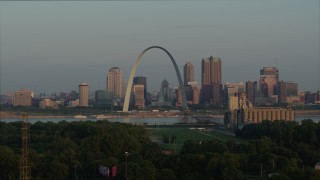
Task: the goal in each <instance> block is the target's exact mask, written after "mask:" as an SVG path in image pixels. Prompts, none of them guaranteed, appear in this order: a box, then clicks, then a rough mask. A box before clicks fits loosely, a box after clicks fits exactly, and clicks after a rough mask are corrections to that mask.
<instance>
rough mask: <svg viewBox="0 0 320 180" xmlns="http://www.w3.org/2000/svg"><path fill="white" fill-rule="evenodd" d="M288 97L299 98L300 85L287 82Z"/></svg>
mask: <svg viewBox="0 0 320 180" xmlns="http://www.w3.org/2000/svg"><path fill="white" fill-rule="evenodd" d="M287 96H298V84H297V83H294V82H291V81H288V82H287Z"/></svg>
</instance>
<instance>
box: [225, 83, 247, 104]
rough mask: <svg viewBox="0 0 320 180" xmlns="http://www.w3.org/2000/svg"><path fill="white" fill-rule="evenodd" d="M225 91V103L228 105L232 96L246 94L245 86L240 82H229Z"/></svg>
mask: <svg viewBox="0 0 320 180" xmlns="http://www.w3.org/2000/svg"><path fill="white" fill-rule="evenodd" d="M224 90H225V103H226V104H228V101H229V97H230V96H235V95H236V96H237V95H238V94H240V93H243V92H244V84H243V82H239V83H229V82H227V83H226V84H225V85H224Z"/></svg>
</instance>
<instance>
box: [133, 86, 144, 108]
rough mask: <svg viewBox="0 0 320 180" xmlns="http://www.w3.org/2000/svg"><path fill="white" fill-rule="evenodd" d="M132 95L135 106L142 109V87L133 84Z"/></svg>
mask: <svg viewBox="0 0 320 180" xmlns="http://www.w3.org/2000/svg"><path fill="white" fill-rule="evenodd" d="M133 94H134V99H135V106H137V107H141V108H143V107H144V85H143V84H135V85H133Z"/></svg>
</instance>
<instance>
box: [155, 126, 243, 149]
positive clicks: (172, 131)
mask: <svg viewBox="0 0 320 180" xmlns="http://www.w3.org/2000/svg"><path fill="white" fill-rule="evenodd" d="M149 133H150V136H151V137H152V138H153V140H155V139H156V140H158V142H163V141H162V140H163V136H175V137H176V141H175V146H176V150H178V151H179V150H180V149H181V147H182V145H183V143H184V142H185V141H187V140H199V141H205V140H211V139H217V140H220V141H222V142H226V141H231V140H233V141H236V142H239V143H241V142H245V141H244V140H242V139H239V138H237V137H234V136H229V135H225V134H221V133H218V132H215V131H202V132H201V131H195V130H190V129H189V128H185V127H175V128H167V127H165V128H161V127H160V128H159V130H158V129H157V128H151V129H149ZM160 145H161V147H162V148H163V149H172V150H174V145H173V144H169V143H160Z"/></svg>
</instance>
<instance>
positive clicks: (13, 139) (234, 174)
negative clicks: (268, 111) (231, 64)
mask: <svg viewBox="0 0 320 180" xmlns="http://www.w3.org/2000/svg"><path fill="white" fill-rule="evenodd" d="M253 127H254V128H258V129H259V128H260V129H259V130H260V131H255V130H254V128H253ZM20 128H21V122H12V123H3V122H0V179H17V178H18V177H19V158H20V148H21V130H20ZM277 128H279V129H280V130H278V131H276V130H274V129H277ZM288 129H291V130H288ZM30 130H31V131H30V137H31V138H30V139H31V141H30V146H29V149H30V165H31V170H32V172H31V175H32V179H77V178H78V179H106V177H103V176H101V175H100V174H99V165H103V166H107V167H110V168H111V167H113V166H115V165H116V166H117V174H116V176H114V177H110V178H109V179H125V175H126V162H127V165H128V166H127V170H128V172H127V175H128V179H142V180H144V179H145V180H152V179H165V180H170V179H199V180H200V179H204V180H205V179H250V178H251V179H252V178H260V177H261V176H262V177H263V178H266V177H267V174H270V173H273V178H275V179H320V173H319V172H318V173H317V172H316V171H315V170H314V164H315V162H316V161H320V152H319V143H318V144H316V142H317V141H318V140H319V132H320V131H319V123H312V121H303V123H302V124H301V125H299V124H297V123H291V122H290V123H286V122H281V121H275V122H263V123H262V124H255V125H247V126H245V127H244V128H243V129H242V130H241V131H238V132H237V135H238V136H241V137H243V138H247V139H251V140H250V141H248V143H236V142H233V141H229V142H227V143H223V142H221V141H218V140H215V139H212V140H209V141H191V140H189V141H186V142H185V143H184V145H183V147H182V149H181V151H180V152H179V153H177V154H165V153H163V152H162V150H161V148H160V147H159V146H158V145H157V144H155V143H152V142H151V141H150V137H149V135H148V131H147V130H146V129H145V128H144V127H143V126H133V125H127V124H120V123H108V122H107V121H97V122H91V121H85V122H65V121H62V122H59V123H51V122H49V123H42V122H37V123H35V124H31V125H30ZM285 130H286V131H285ZM306 130H307V131H308V133H309V134H308V133H307V134H304V135H300V137H299V138H302V139H296V138H297V137H296V136H297V135H298V134H301V133H304V131H306ZM247 131H249V132H256V133H253V134H252V136H250V135H248V134H249V132H247ZM310 131H311V132H314V134H313V133H311V132H310ZM258 132H259V133H261V134H259V135H257V133H258ZM277 132H278V133H280V134H276V135H275V134H274V133H277ZM287 133H291V135H292V141H291V140H286V138H289V137H291V135H288V134H287ZM310 133H311V134H310ZM278 135H279V136H280V137H281V138H279V137H278ZM309 137H314V138H313V139H312V140H310V139H309V140H308V141H305V140H306V139H305V138H309ZM281 139H282V140H281ZM280 140H281V141H280ZM287 141H291V142H292V143H291V144H292V146H289V144H290V143H289V142H287ZM317 148H318V149H317ZM125 152H129V155H128V157H127V159H126V157H125V155H124V153H125ZM126 160H127V161H126Z"/></svg>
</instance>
